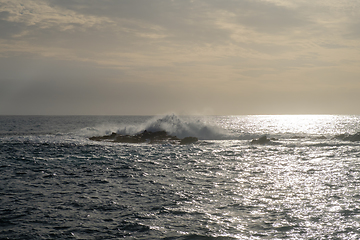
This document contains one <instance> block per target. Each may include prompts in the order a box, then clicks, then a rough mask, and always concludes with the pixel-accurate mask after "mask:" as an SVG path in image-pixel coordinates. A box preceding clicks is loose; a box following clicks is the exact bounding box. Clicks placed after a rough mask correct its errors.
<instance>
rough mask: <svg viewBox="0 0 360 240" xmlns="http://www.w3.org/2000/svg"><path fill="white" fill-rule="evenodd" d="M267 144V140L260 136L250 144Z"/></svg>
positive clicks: (268, 140)
mask: <svg viewBox="0 0 360 240" xmlns="http://www.w3.org/2000/svg"><path fill="white" fill-rule="evenodd" d="M271 140H275V138H274V139H272V138H271ZM269 142H270V139H269V138H267V137H266V136H262V137H260V138H258V139H253V140H252V141H251V144H265V143H269Z"/></svg>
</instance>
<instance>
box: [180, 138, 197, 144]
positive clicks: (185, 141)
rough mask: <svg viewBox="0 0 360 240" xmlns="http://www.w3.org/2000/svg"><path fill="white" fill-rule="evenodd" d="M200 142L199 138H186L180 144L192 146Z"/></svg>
mask: <svg viewBox="0 0 360 240" xmlns="http://www.w3.org/2000/svg"><path fill="white" fill-rule="evenodd" d="M197 141H198V138H197V137H186V138H183V139H181V140H180V144H181V145H184V144H190V143H195V142H197Z"/></svg>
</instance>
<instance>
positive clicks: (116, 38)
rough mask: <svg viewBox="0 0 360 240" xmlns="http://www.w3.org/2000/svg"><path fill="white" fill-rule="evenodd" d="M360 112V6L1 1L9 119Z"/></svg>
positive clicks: (3, 89)
mask: <svg viewBox="0 0 360 240" xmlns="http://www.w3.org/2000/svg"><path fill="white" fill-rule="evenodd" d="M169 112H174V113H178V114H219V115H241V114H360V1H359V0H346V1H339V0H317V1H313V0H292V1H288V0H124V1H123V0H0V114H52V115H53V114H71V115H72V114H75V115H77V114H91V115H97V114H106V115H134V114H137V115H154V114H163V113H169Z"/></svg>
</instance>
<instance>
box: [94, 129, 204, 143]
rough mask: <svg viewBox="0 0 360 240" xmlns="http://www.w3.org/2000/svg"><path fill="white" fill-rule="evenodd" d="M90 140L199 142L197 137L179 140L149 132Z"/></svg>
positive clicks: (163, 133)
mask: <svg viewBox="0 0 360 240" xmlns="http://www.w3.org/2000/svg"><path fill="white" fill-rule="evenodd" d="M89 139H90V140H93V141H109V142H120V143H144V142H149V143H163V142H170V143H174V144H176V143H178V144H190V143H194V142H197V141H198V139H197V138H196V137H186V138H184V139H179V138H178V137H176V136H171V135H169V134H168V133H167V132H166V131H157V132H150V131H147V130H145V131H143V132H141V133H138V134H135V135H121V134H117V133H112V134H111V135H105V136H95V137H90V138H89Z"/></svg>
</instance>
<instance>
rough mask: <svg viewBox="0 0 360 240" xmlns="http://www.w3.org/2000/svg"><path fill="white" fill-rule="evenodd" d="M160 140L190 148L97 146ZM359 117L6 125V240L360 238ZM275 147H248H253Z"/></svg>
mask: <svg viewBox="0 0 360 240" xmlns="http://www.w3.org/2000/svg"><path fill="white" fill-rule="evenodd" d="M145 129H147V130H149V131H157V130H165V131H167V132H168V133H169V134H171V135H176V136H178V137H186V136H194V137H198V138H199V141H198V142H197V143H195V144H190V145H174V144H170V143H163V144H148V143H142V144H127V143H113V142H95V141H91V140H89V137H91V136H102V135H106V134H111V133H112V132H117V133H119V134H136V133H138V132H140V131H143V130H145ZM357 132H360V117H359V116H338V115H290V116H284V115H282V116H206V117H205V116H192V117H184V116H177V115H173V114H170V115H164V116H156V117H150V116H0V239H181V240H184V239H201V240H203V239H359V238H360V230H359V229H360V142H357V141H346V140H341V139H338V138H336V136H338V135H339V134H355V133H357ZM263 135H266V136H267V137H268V138H273V140H272V141H270V142H269V143H267V144H264V145H255V144H251V140H252V139H254V138H258V137H261V136H263Z"/></svg>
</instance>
